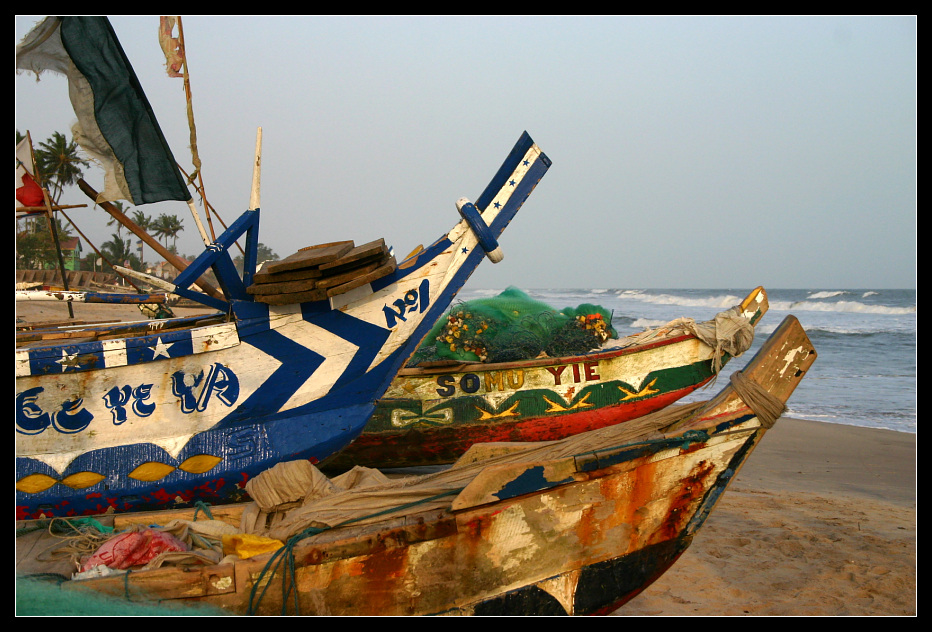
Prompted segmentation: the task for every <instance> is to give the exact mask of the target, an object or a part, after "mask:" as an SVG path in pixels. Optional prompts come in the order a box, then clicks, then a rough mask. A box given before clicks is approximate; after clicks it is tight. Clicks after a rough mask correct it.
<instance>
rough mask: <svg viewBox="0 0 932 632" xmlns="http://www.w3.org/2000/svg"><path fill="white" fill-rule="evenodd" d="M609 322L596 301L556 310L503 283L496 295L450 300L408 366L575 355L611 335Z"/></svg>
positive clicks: (613, 332)
mask: <svg viewBox="0 0 932 632" xmlns="http://www.w3.org/2000/svg"><path fill="white" fill-rule="evenodd" d="M611 322H612V315H611V313H609V312H608V311H607V310H606V309H605V308H603V307H601V306H598V305H592V304H589V303H585V304H582V305H579V306H578V307H575V308H573V307H567V308H564V309H562V310H560V311H557V310H556V309H554V308H553V307H550V306H549V305H547V304H546V303H543V302H541V301H538V300H536V299H533V298H531V297H530V296H528V295H527V294H526V293H525V292H523V291H521V290H519V289H518V288H515V287H509V288H508V289H507V290H505V291H504V292H502V293H501V294H499V295H498V296H494V297H490V298H480V299H474V300H471V301H466V302H462V303H459V304H457V305H454V306H453V307H452V308H451V309H450V311H449V312H447V313H446V314H445V315H444V316H442V317H441V318H440V320H438V321H437V324H436V325H434V327H433V329H431V331H430V333H428V334H427V336H426V337H425V338H424V340H423V341H422V342H421V344H420V346H419V347H418V349H417V351H416V352H415V353H414V355H413V356H412V357H411V360H410V361H409V362H408V366H417V365H418V364H420V363H422V362H432V361H439V360H454V361H457V362H513V361H517V360H527V359H531V358H536V357H538V356H540V355H541V354H546V355H547V356H550V357H561V356H569V355H577V354H581V353H586V352H587V351H590V350H592V349H595V348H597V347H599V346H600V345H601V344H602V343H604V342H605V341H606V340H608V339H609V338H617V337H618V333H617V332H616V331H615V330H614V329H613V328H612V325H611Z"/></svg>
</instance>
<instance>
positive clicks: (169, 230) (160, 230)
mask: <svg viewBox="0 0 932 632" xmlns="http://www.w3.org/2000/svg"><path fill="white" fill-rule="evenodd" d="M151 229H152V232H154V233H155V234H156V235H158V236H161V237H164V238H165V247H166V248H167V247H168V239H169V238H171V239H172V248H175V249H177V248H176V246H177V241H178V233H180V232H181V231H183V230H184V224H183V223H182V221H181V220H180V219H179V218H178V216H177V215H168V214H166V213H162V214H161V215H159V217H158V219H157V220H155V221H154V222H153V223H152V225H151Z"/></svg>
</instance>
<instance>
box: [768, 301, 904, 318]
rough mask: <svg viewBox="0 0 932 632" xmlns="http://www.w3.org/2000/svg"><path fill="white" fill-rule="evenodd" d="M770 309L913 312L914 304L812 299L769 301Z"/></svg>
mask: <svg viewBox="0 0 932 632" xmlns="http://www.w3.org/2000/svg"><path fill="white" fill-rule="evenodd" d="M770 309H773V310H780V311H793V310H798V311H809V312H845V313H849V314H889V315H899V314H915V313H916V306H915V305H910V306H908V307H891V306H889V305H867V304H865V303H860V302H858V301H836V302H834V303H815V302H812V301H773V300H771V301H770Z"/></svg>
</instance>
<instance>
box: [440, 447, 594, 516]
mask: <svg viewBox="0 0 932 632" xmlns="http://www.w3.org/2000/svg"><path fill="white" fill-rule="evenodd" d="M532 445H533V444H532ZM525 449H527V448H525ZM575 480H576V460H575V459H574V458H573V457H566V458H563V459H557V460H550V461H541V462H538V463H509V464H506V465H492V466H489V467H487V468H485V469H484V470H482V471H480V472H479V474H478V475H477V476H476V477H475V478H474V479H472V480H471V481H470V482H469V484H468V485H466V487H465V488H464V489H463V491H461V492H460V493H459V495H458V496H457V497H456V498H455V499H453V504H452V506H451V509H452V510H453V511H461V510H463V509H467V508H469V507H477V506H479V505H485V504H489V503H496V502H499V501H501V500H505V499H506V498H513V497H515V496H522V495H524V494H533V493H537V492H540V491H541V490H544V489H550V488H551V487H557V486H559V485H565V484H567V483H572V482H574V481H575Z"/></svg>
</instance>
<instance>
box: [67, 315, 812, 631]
mask: <svg viewBox="0 0 932 632" xmlns="http://www.w3.org/2000/svg"><path fill="white" fill-rule="evenodd" d="M815 357H816V353H815V351H814V350H813V348H812V345H811V343H810V341H809V339H808V337H807V336H806V334H805V332H804V331H803V329H802V327H801V326H800V325H799V322H798V321H797V320H796V319H795V318H794V317H792V316H789V317H787V318H786V319H785V320H784V321H783V323H782V324H781V325H780V327H779V328H778V329H777V330H776V331H775V332H774V333H773V334H772V335H771V336H770V338H769V339H768V340H767V341H766V342H765V343H764V345H763V346H762V347H761V349H760V350H759V352H758V353H757V354H756V355H755V357H754V358H753V359H752V360H751V361H750V362H749V363H748V364H747V365H746V367H745V368H744V369H743V370H742V371H740V372H738V373H736V374H735V375H734V377H733V378H732V380H731V383H730V384H729V385H728V386H726V387H725V388H724V389H723V390H721V391H720V393H719V394H718V395H717V396H716V397H714V398H713V399H711V400H709V401H708V402H701V403H696V404H687V405H676V406H673V407H669V408H667V409H664V410H661V411H658V412H656V413H653V414H652V415H648V416H646V417H643V418H640V419H638V420H633V421H631V422H628V423H626V424H618V425H615V426H609V427H606V428H602V429H599V430H594V431H591V432H587V433H583V434H580V435H576V436H573V437H570V438H567V439H563V440H560V441H554V442H545V443H539V444H478V445H475V446H473V448H472V449H471V450H470V451H469V452H467V454H466V455H464V456H463V458H462V459H460V461H458V462H457V463H456V464H455V465H454V466H453V467H451V468H450V469H448V470H446V471H443V472H438V473H434V474H429V475H425V476H417V477H410V478H405V479H401V480H395V481H388V482H382V483H380V484H376V485H368V486H367V485H361V486H356V487H350V488H349V489H346V490H344V491H335V490H330V491H331V493H323V494H318V495H316V497H314V496H312V495H310V494H309V495H307V496H306V497H304V498H303V500H302V499H300V498H299V499H297V501H296V502H290V504H285V505H282V511H281V512H280V513H275V510H274V507H273V508H269V510H268V513H256V512H255V511H253V510H255V509H256V505H258V506H259V507H260V508H262V505H261V503H260V502H259V501H256V502H255V503H251V504H248V505H246V506H245V507H244V508H243V513H242V515H241V517H240V518H239V523H240V524H241V525H242V524H246V523H247V522H248V523H249V524H252V525H255V526H254V527H253V529H252V531H251V533H253V534H254V535H255V536H256V537H261V536H268V537H271V538H278V539H280V540H281V541H282V542H283V543H284V546H283V547H282V548H279V549H278V550H276V551H274V552H267V553H262V554H259V555H256V556H254V557H250V558H248V559H242V558H241V557H240V556H234V557H228V558H225V560H224V561H222V562H221V563H219V564H213V563H209V564H206V565H203V564H202V565H198V564H191V563H187V564H184V565H182V566H168V565H163V566H161V567H158V568H148V569H146V568H134V569H131V571H130V572H129V573H116V574H114V575H110V576H105V577H96V578H87V579H72V580H70V581H65V582H64V583H62V584H61V588H62V589H64V590H79V591H95V592H103V593H108V594H112V595H116V596H121V597H128V598H131V599H133V600H135V601H139V600H144V599H153V600H161V601H162V603H164V600H173V599H183V600H185V601H186V602H188V603H206V604H213V605H215V606H218V607H222V608H225V609H228V610H230V611H232V612H237V613H241V614H246V613H253V614H286V613H287V614H302V615H310V614H318V615H419V614H471V615H498V614H502V615H504V614H535V615H548V614H574V615H578V614H603V613H608V612H611V611H613V610H615V609H617V608H618V607H619V606H620V605H622V604H624V603H625V602H626V601H627V600H629V599H631V598H632V597H633V596H635V595H637V594H638V593H639V592H640V591H641V590H643V589H644V588H645V587H646V586H648V585H649V584H650V583H651V582H653V581H654V580H656V579H657V578H658V577H659V576H660V575H661V574H662V573H663V572H664V571H665V570H666V569H667V568H669V567H670V565H672V564H673V563H674V562H675V561H676V559H677V557H678V556H679V555H680V554H682V553H683V551H684V550H685V549H686V548H687V547H688V546H689V544H690V542H691V540H692V539H693V537H694V536H695V535H696V533H697V531H698V529H699V528H700V527H701V526H702V525H703V523H704V522H705V520H706V518H707V517H708V516H709V514H710V512H711V511H712V510H713V509H714V507H715V504H716V502H717V501H718V500H719V498H721V496H722V493H723V492H724V491H725V489H726V487H727V486H728V484H729V483H730V482H731V481H732V480H733V479H734V477H735V475H736V474H737V472H738V471H739V469H740V467H741V466H742V464H743V463H744V462H745V461H746V460H747V458H748V457H749V456H750V454H751V452H752V451H753V449H754V447H755V446H756V445H757V444H758V443H759V441H760V440H761V438H762V437H763V436H764V434H765V432H766V431H767V429H768V428H769V427H771V426H772V425H773V423H774V422H775V421H776V420H777V418H778V417H779V416H780V415H781V414H782V412H783V410H784V407H785V402H786V400H787V398H788V397H789V396H790V394H791V393H792V392H793V390H794V389H795V388H796V386H797V385H798V383H799V382H800V380H801V379H802V378H803V376H804V375H805V374H806V371H807V370H808V369H809V367H810V366H811V364H812V363H813V361H814V360H815ZM493 455H494V456H493ZM361 469H362V468H361ZM318 474H319V472H318ZM260 480H262V479H261V478H257V479H255V481H260ZM306 489H307V488H305V490H306ZM304 493H306V491H302V494H304ZM281 500H282V501H285V502H287V501H291V500H294V498H293V497H286V498H282V499H281ZM302 503H303V504H302ZM295 505H299V506H297V507H296V508H293V509H288V507H289V506H290V507H295ZM162 517H163V518H168V519H175V518H177V517H178V512H164V515H163V516H162ZM187 517H188V518H189V519H190V518H191V515H190V513H189V514H187ZM118 518H119V517H118ZM129 518H131V519H133V520H136V519H138V520H142V521H144V524H165V523H164V522H160V521H158V520H157V518H158V516H157V515H149V516H130V517H129ZM247 518H248V519H247ZM232 521H233V522H234V523H236V522H237V521H236V520H235V519H234V520H232ZM194 524H197V523H196V522H195V523H194ZM95 568H99V567H95Z"/></svg>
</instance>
